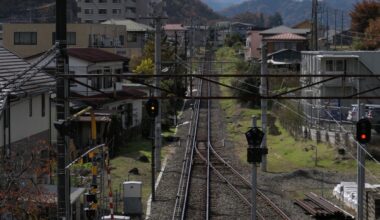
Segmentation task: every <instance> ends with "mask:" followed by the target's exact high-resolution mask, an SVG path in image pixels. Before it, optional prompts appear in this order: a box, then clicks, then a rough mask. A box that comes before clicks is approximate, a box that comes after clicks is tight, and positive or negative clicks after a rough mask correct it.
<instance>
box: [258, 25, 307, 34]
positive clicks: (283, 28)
mask: <svg viewBox="0 0 380 220" xmlns="http://www.w3.org/2000/svg"><path fill="white" fill-rule="evenodd" d="M309 32H310V29H295V28H290V27H288V26H284V25H281V26H277V27H274V28H271V29H268V30H265V31H262V32H260V34H261V35H269V34H282V33H292V34H307V33H309Z"/></svg>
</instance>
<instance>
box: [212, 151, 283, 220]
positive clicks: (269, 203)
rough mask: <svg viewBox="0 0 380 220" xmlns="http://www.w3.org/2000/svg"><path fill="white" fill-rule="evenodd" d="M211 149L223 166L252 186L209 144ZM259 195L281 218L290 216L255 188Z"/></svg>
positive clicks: (249, 185)
mask: <svg viewBox="0 0 380 220" xmlns="http://www.w3.org/2000/svg"><path fill="white" fill-rule="evenodd" d="M211 151H212V153H213V154H214V155H215V156H216V158H218V160H219V161H221V162H222V163H223V164H224V165H225V166H227V167H228V168H229V169H230V170H231V171H232V172H233V173H234V174H235V175H236V176H237V177H238V178H240V179H241V180H242V182H243V183H244V184H245V185H246V186H248V187H249V188H252V184H251V183H250V182H249V181H248V180H247V179H245V178H244V177H243V176H242V175H241V174H240V173H239V172H238V171H237V170H236V169H235V168H233V167H232V166H231V165H230V164H229V163H228V162H227V161H225V160H224V159H223V158H222V157H221V156H220V155H219V154H218V153H217V152H216V151H215V149H214V148H213V146H212V145H211ZM257 192H258V194H259V196H260V197H262V198H263V199H264V201H266V202H267V204H268V205H269V206H271V207H272V208H273V209H274V210H275V211H276V212H277V213H278V214H279V215H280V216H281V217H282V218H283V219H286V220H290V218H289V217H288V216H287V215H286V214H285V213H284V212H283V211H282V210H281V209H280V208H279V207H278V206H277V205H276V204H274V203H273V202H272V200H271V199H269V198H268V197H267V196H266V195H265V194H264V193H263V192H262V191H261V190H259V189H258V190H257Z"/></svg>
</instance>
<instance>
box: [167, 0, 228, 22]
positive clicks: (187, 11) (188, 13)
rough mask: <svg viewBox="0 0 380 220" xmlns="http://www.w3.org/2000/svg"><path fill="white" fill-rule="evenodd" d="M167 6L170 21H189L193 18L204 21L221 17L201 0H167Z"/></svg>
mask: <svg viewBox="0 0 380 220" xmlns="http://www.w3.org/2000/svg"><path fill="white" fill-rule="evenodd" d="M166 8H167V13H168V16H169V21H168V22H169V23H172V22H187V23H189V22H190V19H191V18H193V19H194V20H195V19H196V22H199V21H201V22H202V23H204V22H207V21H208V20H214V19H218V18H221V16H220V15H218V14H217V13H215V12H214V11H213V10H212V9H211V8H209V7H208V6H207V5H206V4H205V3H203V2H202V1H200V0H167V1H166Z"/></svg>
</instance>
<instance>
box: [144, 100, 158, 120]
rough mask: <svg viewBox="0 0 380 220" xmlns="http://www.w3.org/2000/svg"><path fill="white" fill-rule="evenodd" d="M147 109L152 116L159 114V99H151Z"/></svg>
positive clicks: (147, 103)
mask: <svg viewBox="0 0 380 220" xmlns="http://www.w3.org/2000/svg"><path fill="white" fill-rule="evenodd" d="M145 107H146V111H147V113H148V115H149V116H150V117H152V118H153V117H156V116H157V115H158V100H157V99H149V100H148V101H147V102H146V104H145Z"/></svg>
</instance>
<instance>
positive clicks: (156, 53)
mask: <svg viewBox="0 0 380 220" xmlns="http://www.w3.org/2000/svg"><path fill="white" fill-rule="evenodd" d="M161 28H162V26H161V18H160V17H159V16H158V17H157V19H156V32H155V43H154V48H155V50H154V60H155V61H154V62H155V64H154V73H155V74H156V75H160V74H161ZM160 85H161V79H160V77H156V78H155V86H156V88H160ZM154 96H155V97H161V90H159V89H155V90H154ZM161 104H162V102H161V100H158V116H157V117H156V118H155V131H154V133H155V135H154V144H155V159H156V162H155V167H156V170H155V171H154V172H156V171H157V170H161V145H162V140H161V109H162V108H161V107H162V106H161Z"/></svg>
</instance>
